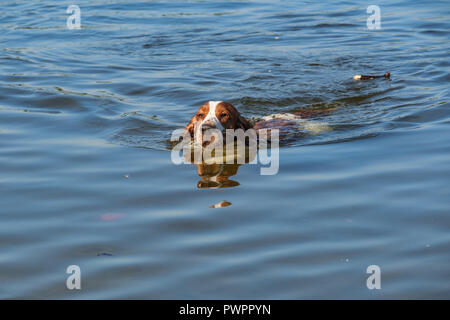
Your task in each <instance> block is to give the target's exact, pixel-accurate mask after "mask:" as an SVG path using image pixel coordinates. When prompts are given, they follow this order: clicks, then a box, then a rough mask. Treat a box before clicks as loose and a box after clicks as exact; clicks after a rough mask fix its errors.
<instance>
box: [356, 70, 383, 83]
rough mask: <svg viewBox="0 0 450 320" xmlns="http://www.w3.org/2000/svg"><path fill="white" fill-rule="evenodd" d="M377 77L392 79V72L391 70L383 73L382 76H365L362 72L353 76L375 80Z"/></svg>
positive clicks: (359, 78)
mask: <svg viewBox="0 0 450 320" xmlns="http://www.w3.org/2000/svg"><path fill="white" fill-rule="evenodd" d="M376 78H385V79H390V78H391V73H390V72H386V73H385V74H383V75H381V76H364V75H361V74H357V75H354V76H353V80H356V81H358V80H373V79H376Z"/></svg>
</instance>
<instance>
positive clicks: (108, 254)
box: [97, 252, 113, 257]
mask: <svg viewBox="0 0 450 320" xmlns="http://www.w3.org/2000/svg"><path fill="white" fill-rule="evenodd" d="M100 256H108V257H111V256H113V254H112V253H108V252H99V253H97V257H100Z"/></svg>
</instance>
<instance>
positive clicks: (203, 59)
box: [0, 0, 450, 299]
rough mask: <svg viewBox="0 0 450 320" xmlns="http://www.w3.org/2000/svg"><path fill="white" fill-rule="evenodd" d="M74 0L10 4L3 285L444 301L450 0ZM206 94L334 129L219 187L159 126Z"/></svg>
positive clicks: (4, 84) (254, 113) (0, 261)
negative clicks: (269, 169)
mask: <svg viewBox="0 0 450 320" xmlns="http://www.w3.org/2000/svg"><path fill="white" fill-rule="evenodd" d="M70 4H73V2H71V1H57V2H55V1H29V0H16V1H13V0H7V1H2V3H1V8H2V10H1V12H0V31H1V36H0V43H1V45H0V63H1V73H0V168H1V173H0V298H67V299H77V298H87V299H94V298H95V299H96V298H152V299H160V298H169V299H179V298H186V299H197V298H208V299H210V298H218V299H222V298H224V299H226V298H238V299H240V298H273V299H281V298H288V299H302V298H450V282H449V280H450V268H449V263H450V251H449V249H450V233H449V230H450V210H449V209H450V185H449V177H450V140H449V138H448V137H449V134H450V103H449V85H448V83H449V79H450V74H449V71H450V68H449V61H448V57H449V53H450V43H449V18H450V4H449V2H448V1H433V2H432V3H428V2H422V1H403V0H400V1H397V2H394V3H392V2H388V1H378V2H377V3H375V4H377V5H379V6H380V8H381V30H372V31H371V30H368V29H367V26H366V19H367V17H368V16H369V15H368V14H367V13H366V8H367V6H368V5H370V4H374V3H369V2H367V3H366V2H360V1H344V2H339V3H334V2H331V1H319V2H316V1H311V2H298V1H262V0H261V1H233V2H229V1H208V2H204V1H188V2H184V1H183V2H172V1H169V2H159V1H120V0H116V1H111V0H94V1H77V2H76V4H78V5H79V6H80V8H81V12H82V20H81V24H82V28H81V30H68V29H67V27H66V19H67V17H68V16H69V14H67V13H66V9H67V7H68V5H70ZM386 71H390V72H391V73H392V79H391V81H386V80H374V81H364V82H362V81H360V82H355V81H353V80H352V77H353V75H354V74H383V73H384V72H386ZM207 100H226V101H229V102H231V103H233V104H234V105H235V106H236V107H237V108H238V109H239V110H240V111H241V113H242V114H243V115H245V116H246V117H248V118H252V117H263V116H266V115H269V114H272V113H282V112H292V111H300V110H304V109H305V108H312V109H317V110H322V109H327V108H333V112H332V113H330V114H328V115H322V116H319V117H318V118H317V119H316V120H317V121H321V122H326V123H327V124H328V125H329V126H330V127H331V128H332V130H331V131H326V132H322V133H320V134H309V133H305V134H300V135H298V136H297V137H296V138H295V139H291V140H290V141H288V142H286V143H285V144H284V146H283V147H282V148H281V150H280V170H279V173H278V174H277V175H273V176H262V175H260V174H259V173H260V167H261V166H260V165H252V164H244V165H241V166H240V167H230V168H228V169H227V171H226V173H224V174H223V175H224V181H223V183H222V184H210V182H208V175H212V174H215V172H216V171H215V170H216V169H215V168H210V171H211V172H209V173H208V174H205V173H202V174H203V175H204V176H203V177H201V176H199V175H198V173H197V168H196V166H194V165H181V166H176V165H174V164H173V163H172V162H171V160H170V144H169V143H168V140H169V139H170V134H171V132H172V130H174V129H176V128H180V127H183V126H184V125H185V124H186V123H187V122H188V121H189V120H190V118H191V117H192V115H193V114H194V113H195V111H196V110H197V109H198V107H199V106H200V105H201V104H202V103H203V102H204V101H207ZM220 186H228V188H217V187H220ZM207 187H215V188H207ZM224 200H225V201H228V202H230V203H231V204H230V205H229V206H227V207H223V208H214V209H212V208H209V207H210V206H211V205H214V204H216V203H219V202H221V201H224ZM69 265H78V266H80V268H81V272H82V289H81V290H79V291H69V290H67V289H66V278H67V277H68V274H66V273H65V271H66V268H67V267H68V266H69ZM369 265H378V266H380V268H381V277H382V278H381V286H382V288H381V290H369V289H367V287H366V279H367V277H368V276H369V275H368V274H366V268H367V267H368V266H369Z"/></svg>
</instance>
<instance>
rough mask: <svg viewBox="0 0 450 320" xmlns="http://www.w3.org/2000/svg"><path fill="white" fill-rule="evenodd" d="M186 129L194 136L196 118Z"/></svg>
mask: <svg viewBox="0 0 450 320" xmlns="http://www.w3.org/2000/svg"><path fill="white" fill-rule="evenodd" d="M185 130H186V131H188V132H189V134H190V135H191V137H194V118H192V119H191V121H190V122H189V123H188V125H187V126H186V128H185Z"/></svg>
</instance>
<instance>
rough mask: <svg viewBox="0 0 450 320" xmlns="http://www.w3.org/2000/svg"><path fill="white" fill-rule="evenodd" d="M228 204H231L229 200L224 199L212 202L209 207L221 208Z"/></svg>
mask: <svg viewBox="0 0 450 320" xmlns="http://www.w3.org/2000/svg"><path fill="white" fill-rule="evenodd" d="M229 205H231V202H229V201H225V200H224V201H221V202H219V203H216V204H213V205H212V206H210V208H223V207H228V206H229Z"/></svg>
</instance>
